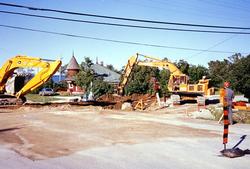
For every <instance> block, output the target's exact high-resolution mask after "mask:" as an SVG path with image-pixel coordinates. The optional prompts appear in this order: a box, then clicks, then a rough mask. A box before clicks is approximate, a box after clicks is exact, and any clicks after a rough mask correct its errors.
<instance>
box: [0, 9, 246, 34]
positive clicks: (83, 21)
mask: <svg viewBox="0 0 250 169" xmlns="http://www.w3.org/2000/svg"><path fill="white" fill-rule="evenodd" d="M0 13H5V14H15V15H22V16H29V17H37V18H46V19H54V20H63V21H71V22H82V23H89V24H99V25H108V26H118V27H130V28H141V29H154V30H164V31H180V32H198V33H216V34H241V35H249V34H250V32H237V31H216V30H201V29H182V28H168V27H153V26H141V25H130V24H117V23H110V22H97V21H88V20H80V19H69V18H62V17H52V16H46V15H36V14H27V13H21V12H11V11H3V10H0ZM249 29H250V28H249Z"/></svg>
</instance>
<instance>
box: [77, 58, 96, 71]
mask: <svg viewBox="0 0 250 169" xmlns="http://www.w3.org/2000/svg"><path fill="white" fill-rule="evenodd" d="M93 64H94V63H93V62H92V60H91V59H90V58H89V57H84V61H83V62H82V63H81V65H80V67H81V69H82V70H86V69H91V66H92V65H93Z"/></svg>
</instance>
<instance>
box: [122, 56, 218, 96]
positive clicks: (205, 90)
mask: <svg viewBox="0 0 250 169" xmlns="http://www.w3.org/2000/svg"><path fill="white" fill-rule="evenodd" d="M139 56H142V57H144V58H146V60H144V61H140V60H139V59H138V58H139ZM135 65H139V66H149V67H157V68H163V69H167V70H169V71H170V77H169V82H168V90H169V91H170V92H171V93H172V94H175V95H179V96H180V99H181V100H183V99H193V98H196V97H197V96H209V95H214V88H213V87H210V86H209V80H210V79H206V78H205V77H203V78H202V79H201V80H199V82H198V84H189V82H188V80H189V77H188V76H187V75H186V74H183V73H182V72H181V71H180V70H179V69H178V68H177V67H176V66H175V64H173V63H171V62H169V61H166V60H161V59H158V58H155V57H152V56H145V55H142V54H139V53H137V54H136V55H134V56H132V57H130V58H129V60H128V63H127V65H126V66H125V70H124V73H123V75H122V78H121V81H120V83H119V85H118V93H119V94H123V92H124V87H125V86H126V84H127V83H128V80H129V77H130V75H131V73H132V71H133V69H134V67H135Z"/></svg>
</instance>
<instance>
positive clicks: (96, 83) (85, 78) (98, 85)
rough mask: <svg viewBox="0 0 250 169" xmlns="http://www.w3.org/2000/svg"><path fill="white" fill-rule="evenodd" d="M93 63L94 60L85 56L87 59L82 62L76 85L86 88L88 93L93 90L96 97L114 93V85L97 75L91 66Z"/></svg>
mask: <svg viewBox="0 0 250 169" xmlns="http://www.w3.org/2000/svg"><path fill="white" fill-rule="evenodd" d="M92 65H93V62H92V61H91V60H90V58H88V57H85V60H84V61H83V62H82V63H81V70H80V72H79V73H78V74H77V75H76V77H75V82H76V85H78V86H81V87H82V88H84V89H85V90H86V91H87V93H89V92H90V91H92V92H93V94H94V96H95V97H99V96H101V95H103V94H106V93H112V92H113V90H114V88H113V86H112V85H110V84H108V83H107V82H105V81H103V78H101V77H97V76H96V75H95V73H94V71H93V69H92V68H91V67H92ZM91 83H92V85H91Z"/></svg>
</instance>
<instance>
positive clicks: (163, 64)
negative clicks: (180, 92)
mask: <svg viewBox="0 0 250 169" xmlns="http://www.w3.org/2000/svg"><path fill="white" fill-rule="evenodd" d="M139 56H143V57H144V58H146V59H150V61H147V60H145V61H138V57H139ZM135 65H139V66H149V67H158V68H163V69H167V70H169V71H170V73H171V76H170V80H171V79H173V77H174V76H180V75H182V72H181V71H180V70H179V69H178V68H177V67H176V66H175V65H174V64H173V63H171V62H168V61H164V60H161V59H158V58H155V57H152V56H145V55H142V54H138V53H137V54H136V55H135V56H131V57H130V58H129V60H128V63H127V65H126V67H125V70H124V73H123V76H122V79H121V81H120V84H119V86H118V90H119V91H118V92H119V93H120V94H122V93H123V89H124V87H125V85H126V84H127V82H128V79H129V76H130V75H131V72H132V70H133V68H134V66H135ZM168 88H169V90H172V84H171V83H169V85H168Z"/></svg>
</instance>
